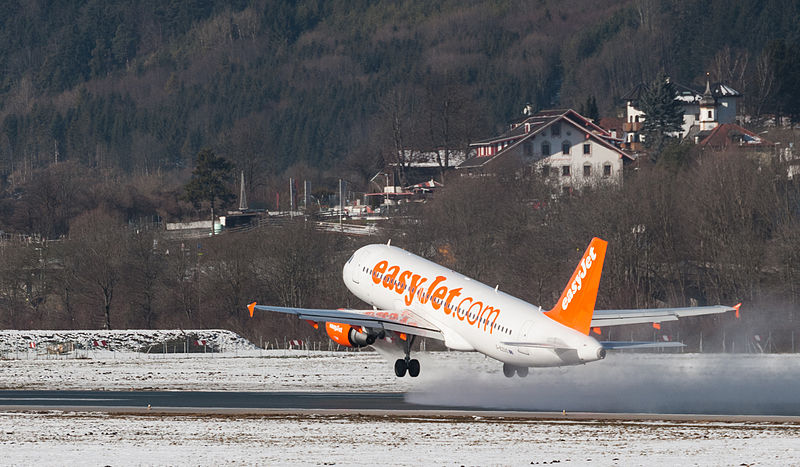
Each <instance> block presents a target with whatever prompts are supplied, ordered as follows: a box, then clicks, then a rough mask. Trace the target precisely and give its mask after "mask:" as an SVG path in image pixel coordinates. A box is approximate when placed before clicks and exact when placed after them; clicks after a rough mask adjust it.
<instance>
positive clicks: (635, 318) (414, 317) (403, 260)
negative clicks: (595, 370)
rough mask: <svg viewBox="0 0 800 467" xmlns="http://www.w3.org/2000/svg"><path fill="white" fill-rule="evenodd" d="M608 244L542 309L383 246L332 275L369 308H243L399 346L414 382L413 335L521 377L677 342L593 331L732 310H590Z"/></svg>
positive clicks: (358, 341) (595, 246) (346, 342)
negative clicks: (600, 336)
mask: <svg viewBox="0 0 800 467" xmlns="http://www.w3.org/2000/svg"><path fill="white" fill-rule="evenodd" d="M607 246H608V242H606V241H605V240H602V239H600V238H597V237H595V238H593V239H592V240H591V242H590V243H589V246H588V247H587V248H586V251H585V252H584V254H583V256H581V260H580V262H579V263H578V266H577V268H576V269H575V272H573V273H572V277H570V279H569V281H568V282H567V286H566V287H565V288H564V291H563V292H562V293H561V297H560V298H559V299H558V301H557V302H556V304H555V306H554V307H553V308H551V309H550V310H546V311H543V310H542V307H541V306H535V305H532V304H530V303H528V302H526V301H524V300H521V299H519V298H516V297H514V296H511V295H509V294H507V293H505V292H503V291H501V290H499V286H497V287H490V286H488V285H486V284H483V283H481V282H479V281H477V280H474V279H471V278H469V277H466V276H464V275H462V274H460V273H458V272H455V271H453V270H451V269H448V268H446V267H444V266H441V265H439V264H436V263H434V262H432V261H429V260H426V259H424V258H421V257H419V256H417V255H414V254H412V253H409V252H408V251H405V250H403V249H401V248H397V247H394V246H391V240H390V241H389V242H387V243H386V244H372V245H367V246H364V247H362V248H360V249H358V250H357V251H356V252H355V253H353V255H352V256H351V257H350V259H348V260H347V262H346V263H345V265H344V267H343V269H342V278H343V280H344V283H345V285H346V286H347V288H348V289H349V290H350V291H351V292H352V293H353V294H354V295H355V296H356V297H358V298H359V299H361V300H363V301H364V302H366V303H368V304H370V305H372V306H373V308H372V309H367V310H354V309H317V308H292V307H278V306H268V305H258V304H257V303H255V302H253V303H251V304H249V305H248V310H249V312H250V317H251V318H252V316H253V313H254V311H255V310H263V311H272V312H278V313H289V314H293V315H296V316H298V317H299V318H300V319H303V320H306V321H308V322H309V323H310V324H312V325H313V326H314V327H315V328H318V326H319V324H320V323H324V326H325V330H326V332H327V334H328V336H329V337H330V338H331V339H332V340H333V341H335V342H336V343H338V344H340V345H342V346H345V347H366V346H373V347H375V348H378V349H381V348H384V349H385V348H386V346H389V347H391V346H395V347H396V346H397V344H400V345H401V346H402V351H403V353H404V355H405V356H404V358H398V359H397V360H396V361H395V364H394V371H395V375H396V376H398V377H403V376H405V375H406V373H407V374H408V375H409V376H411V377H416V376H418V375H419V373H420V363H419V361H418V360H417V359H414V358H411V348H412V346H413V344H414V340H415V339H416V337H426V338H431V339H438V340H441V341H443V342H444V345H445V346H446V347H447V348H449V349H452V350H460V351H477V352H480V353H483V354H484V355H487V356H489V357H491V358H493V359H496V360H498V361H500V362H502V363H503V374H504V375H505V376H507V377H509V378H510V377H513V376H514V375H515V374H517V375H518V376H520V377H525V376H527V375H528V369H529V368H531V367H553V366H567V365H579V364H585V363H589V362H594V361H597V360H602V359H604V358H605V356H606V350H607V349H609V350H610V349H623V348H652V347H673V346H682V345H683V344H681V343H678V342H625V341H622V342H615V341H598V340H597V339H595V338H594V337H592V336H591V335H590V331H591V330H592V329H593V328H598V327H605V326H618V325H625V324H636V323H653V325H654V326H660V324H659V323H661V322H664V321H675V320H677V319H679V318H681V317H685V316H699V315H708V314H716V313H725V312H729V311H735V312H736V315H737V317H738V314H739V306H740V305H741V303H740V304H738V305H736V306H733V307H728V306H722V305H716V306H700V307H689V308H654V309H633V310H595V309H594V306H595V302H596V299H597V291H598V288H599V284H600V276H601V274H602V269H603V260H604V259H605V254H606V248H607Z"/></svg>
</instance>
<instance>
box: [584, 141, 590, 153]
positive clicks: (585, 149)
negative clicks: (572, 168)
mask: <svg viewBox="0 0 800 467" xmlns="http://www.w3.org/2000/svg"><path fill="white" fill-rule="evenodd" d="M583 153H584V154H591V153H592V145H591V144H590V143H583Z"/></svg>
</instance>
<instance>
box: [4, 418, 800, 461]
mask: <svg viewBox="0 0 800 467" xmlns="http://www.w3.org/2000/svg"><path fill="white" fill-rule="evenodd" d="M0 433H2V437H1V438H0V453H2V458H0V463H2V464H11V465H39V466H46V465H78V464H80V465H115V466H116V465H224V464H229V465H334V464H336V465H378V464H388V465H523V464H526V465H528V464H533V465H536V464H539V465H541V464H555V463H557V464H559V465H585V464H596V465H648V466H649V465H736V466H738V465H791V464H796V463H797V460H798V459H800V428H798V427H797V426H794V425H780V424H770V425H763V424H725V423H692V424H672V423H656V422H626V423H598V422H543V421H521V420H493V419H492V420H487V419H480V418H472V419H466V420H446V419H437V418H393V417H379V418H372V417H321V416H317V417H288V418H286V417H264V416H258V417H197V416H146V415H144V416H122V417H120V416H109V415H106V414H101V413H71V412H66V413H60V412H45V413H0Z"/></svg>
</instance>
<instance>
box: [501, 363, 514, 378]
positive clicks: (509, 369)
mask: <svg viewBox="0 0 800 467" xmlns="http://www.w3.org/2000/svg"><path fill="white" fill-rule="evenodd" d="M515 370H516V369H515V368H514V367H513V366H511V365H509V364H508V363H503V374H504V375H506V378H513V377H514V372H515Z"/></svg>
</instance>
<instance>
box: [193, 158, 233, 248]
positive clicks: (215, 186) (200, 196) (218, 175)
mask: <svg viewBox="0 0 800 467" xmlns="http://www.w3.org/2000/svg"><path fill="white" fill-rule="evenodd" d="M232 169H233V164H231V163H230V162H228V161H227V160H226V159H225V158H224V157H219V156H217V155H216V154H214V151H212V150H211V149H202V150H201V151H200V152H199V153H198V154H197V166H196V167H195V168H194V171H193V172H192V179H191V180H189V183H187V184H186V186H185V187H184V190H185V191H186V193H185V199H186V200H187V201H190V202H191V203H192V204H193V205H194V207H195V208H199V207H200V204H201V203H202V202H203V201H208V203H209V204H210V205H211V222H212V224H211V231H212V232H213V231H214V224H213V222H214V208H215V206H216V205H217V202H219V203H220V206H225V205H226V204H229V203H230V202H231V201H233V199H234V196H233V192H231V190H230V188H228V184H227V183H226V182H227V180H228V179H229V178H230V175H231V170H232Z"/></svg>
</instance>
